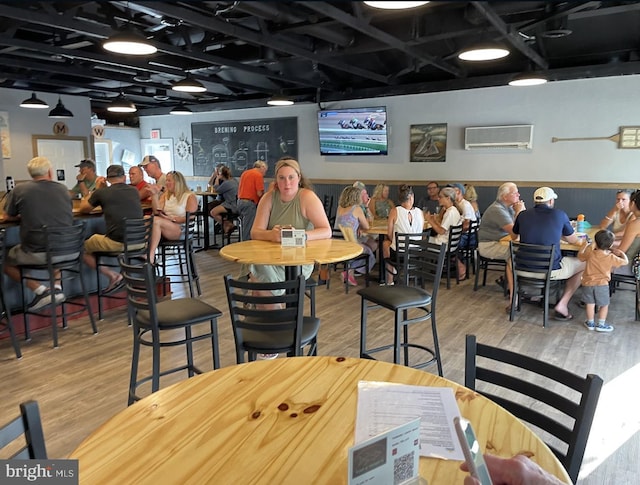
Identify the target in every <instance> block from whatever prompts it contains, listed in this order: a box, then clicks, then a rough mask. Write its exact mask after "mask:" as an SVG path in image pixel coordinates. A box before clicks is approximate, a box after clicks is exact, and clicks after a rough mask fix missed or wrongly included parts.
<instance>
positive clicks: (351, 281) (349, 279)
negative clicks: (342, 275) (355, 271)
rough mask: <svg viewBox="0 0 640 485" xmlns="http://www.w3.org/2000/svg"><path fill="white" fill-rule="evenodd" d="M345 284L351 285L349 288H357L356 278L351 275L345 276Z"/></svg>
mask: <svg viewBox="0 0 640 485" xmlns="http://www.w3.org/2000/svg"><path fill="white" fill-rule="evenodd" d="M347 282H348V283H349V284H350V285H351V286H358V281H357V280H356V277H355V276H353V275H352V274H350V275H348V276H347Z"/></svg>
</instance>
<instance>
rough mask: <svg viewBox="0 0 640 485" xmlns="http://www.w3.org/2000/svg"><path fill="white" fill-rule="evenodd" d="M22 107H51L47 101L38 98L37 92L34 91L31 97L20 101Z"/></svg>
mask: <svg viewBox="0 0 640 485" xmlns="http://www.w3.org/2000/svg"><path fill="white" fill-rule="evenodd" d="M20 107H21V108H33V109H46V108H48V107H49V105H48V104H47V103H45V102H44V101H42V100H41V99H38V98H37V97H36V93H32V94H31V97H30V98H28V99H25V100H24V101H23V102H22V103H20Z"/></svg>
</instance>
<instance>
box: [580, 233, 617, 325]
mask: <svg viewBox="0 0 640 485" xmlns="http://www.w3.org/2000/svg"><path fill="white" fill-rule="evenodd" d="M594 240H595V245H594V243H591V244H588V245H585V246H583V248H582V249H581V250H580V252H579V253H578V259H580V261H586V263H587V265H586V268H585V270H584V273H583V274H582V288H583V289H582V300H583V301H584V302H585V303H586V306H585V309H586V312H587V321H586V322H584V326H585V327H587V329H588V330H595V331H596V332H612V331H613V326H612V325H608V324H607V322H606V320H607V314H608V312H609V281H610V280H611V269H612V268H617V267H618V266H624V265H626V264H629V259H628V258H627V255H626V254H625V253H624V252H622V251H620V250H619V249H612V248H611V245H612V244H613V242H614V241H615V236H614V234H613V233H612V232H611V231H607V230H606V229H604V230H601V231H598V232H597V233H596V235H595V236H594ZM596 305H598V307H599V310H598V323H597V324H596V323H595V322H594V317H595V306H596Z"/></svg>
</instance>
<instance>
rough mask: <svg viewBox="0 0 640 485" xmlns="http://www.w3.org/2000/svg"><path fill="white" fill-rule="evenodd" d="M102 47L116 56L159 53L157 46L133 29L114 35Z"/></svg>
mask: <svg viewBox="0 0 640 485" xmlns="http://www.w3.org/2000/svg"><path fill="white" fill-rule="evenodd" d="M102 47H104V48H105V49H106V50H108V51H110V52H115V53H116V54H128V55H131V56H147V55H150V54H155V53H156V52H158V49H157V48H156V46H154V45H153V44H151V43H150V42H149V41H148V40H147V38H146V37H144V36H143V35H142V34H140V33H139V32H138V31H136V30H133V29H126V30H124V31H122V32H118V33H117V34H115V35H112V36H111V37H109V38H108V39H107V40H105V41H104V43H103V44H102Z"/></svg>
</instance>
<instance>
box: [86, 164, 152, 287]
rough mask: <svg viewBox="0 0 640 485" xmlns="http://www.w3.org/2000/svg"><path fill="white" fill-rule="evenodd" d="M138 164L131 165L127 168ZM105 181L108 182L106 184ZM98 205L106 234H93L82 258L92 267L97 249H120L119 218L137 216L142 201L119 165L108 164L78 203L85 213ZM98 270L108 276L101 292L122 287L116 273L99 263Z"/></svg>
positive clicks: (122, 238)
mask: <svg viewBox="0 0 640 485" xmlns="http://www.w3.org/2000/svg"><path fill="white" fill-rule="evenodd" d="M134 168H137V169H138V170H140V167H131V169H134ZM107 183H108V184H107ZM97 206H100V207H102V213H103V214H104V220H105V223H106V226H107V232H106V234H94V235H92V236H91V237H90V238H89V239H87V240H86V241H85V242H84V255H83V259H84V262H85V264H86V265H87V266H89V267H90V268H92V269H95V267H96V258H95V256H94V255H93V253H96V252H101V251H110V252H111V251H113V252H115V251H123V250H124V244H123V243H124V224H123V219H140V218H141V217H142V204H141V203H140V195H139V192H138V190H136V188H135V187H133V186H131V185H127V183H126V177H125V174H124V168H123V167H122V165H109V167H108V168H107V177H106V178H105V177H98V180H97V182H96V190H95V191H94V192H93V193H92V194H91V195H90V196H87V197H83V198H82V201H81V202H80V212H82V213H84V214H88V213H89V212H91V211H92V210H93V209H94V208H95V207H97ZM100 273H102V274H103V275H105V276H106V277H107V278H108V279H109V284H108V285H107V287H106V288H105V290H104V291H103V294H104V295H111V294H114V293H117V292H119V291H120V290H122V288H123V287H124V279H123V277H122V275H121V274H120V273H119V272H115V271H113V270H112V269H111V268H109V267H106V266H100Z"/></svg>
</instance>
